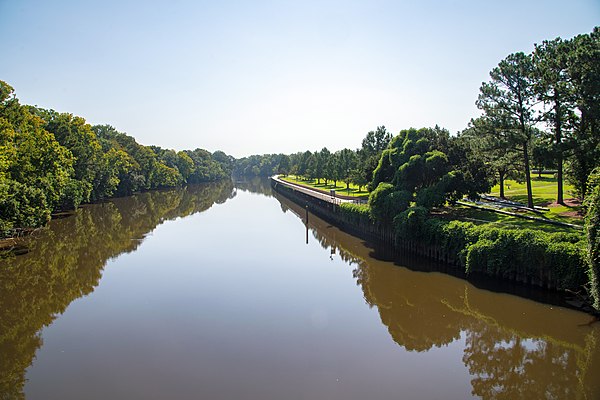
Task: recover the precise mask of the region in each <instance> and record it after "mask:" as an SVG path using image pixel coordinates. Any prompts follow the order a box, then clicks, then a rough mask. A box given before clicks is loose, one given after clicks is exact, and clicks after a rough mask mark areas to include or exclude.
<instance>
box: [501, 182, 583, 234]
mask: <svg viewBox="0 0 600 400" xmlns="http://www.w3.org/2000/svg"><path fill="white" fill-rule="evenodd" d="M531 188H532V192H533V203H534V204H535V205H537V206H542V207H548V208H549V209H550V211H547V212H544V213H541V214H535V213H529V214H530V215H537V216H539V217H543V218H549V219H554V220H557V221H562V222H568V223H571V224H579V225H581V224H583V220H582V218H581V216H580V215H577V212H578V211H579V210H580V208H581V206H580V205H579V203H578V202H576V201H565V203H567V204H568V205H560V204H556V203H555V202H556V193H557V182H556V178H555V177H554V176H553V175H551V174H542V176H541V177H539V176H538V175H537V174H535V175H533V176H532V178H531ZM563 188H564V197H565V200H567V199H571V198H572V197H573V195H572V192H573V186H571V185H570V184H568V183H567V182H564V186H563ZM490 194H491V195H492V196H500V186H499V185H496V186H494V187H493V188H492V191H491V192H490ZM504 196H505V197H506V198H508V199H510V200H514V201H518V202H521V203H525V204H527V186H526V185H525V182H522V183H519V182H516V181H513V180H507V181H506V182H505V184H504Z"/></svg>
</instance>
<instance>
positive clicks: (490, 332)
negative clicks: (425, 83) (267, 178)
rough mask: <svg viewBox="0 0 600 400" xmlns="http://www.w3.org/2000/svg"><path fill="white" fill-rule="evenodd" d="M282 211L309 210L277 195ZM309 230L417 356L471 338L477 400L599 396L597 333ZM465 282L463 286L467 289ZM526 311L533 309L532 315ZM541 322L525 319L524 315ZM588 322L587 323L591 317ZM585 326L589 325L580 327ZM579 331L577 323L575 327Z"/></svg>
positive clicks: (313, 224)
mask: <svg viewBox="0 0 600 400" xmlns="http://www.w3.org/2000/svg"><path fill="white" fill-rule="evenodd" d="M275 197H276V198H277V199H278V200H279V201H280V203H281V207H282V209H283V210H284V211H285V210H288V209H289V210H291V211H292V212H294V213H296V214H297V215H299V216H300V217H301V218H303V210H302V208H301V207H299V206H297V205H296V204H295V203H293V202H290V201H289V200H287V199H286V198H284V197H281V196H280V195H278V194H276V195H275ZM309 228H310V229H311V231H312V234H313V236H314V237H315V239H316V240H317V241H318V242H319V243H320V244H321V246H322V247H323V248H336V249H337V250H336V251H337V252H338V254H339V255H340V257H341V258H342V259H343V260H345V261H346V262H348V263H349V264H351V265H353V266H354V270H353V274H354V277H355V278H356V281H357V284H358V285H359V286H360V287H361V288H362V290H363V294H364V298H365V301H366V302H367V303H368V304H369V305H370V306H371V307H376V308H377V310H378V311H379V315H380V317H381V322H382V323H383V324H384V325H385V326H386V327H387V329H388V331H389V333H390V336H391V337H392V338H393V340H394V341H395V342H396V343H398V344H399V345H400V346H402V347H404V348H406V349H407V350H409V351H419V352H420V351H428V350H430V349H431V348H432V347H434V346H437V347H440V346H443V345H447V344H449V343H451V342H453V341H455V340H458V339H460V338H461V337H464V338H465V348H464V354H463V362H464V364H465V366H466V367H467V368H468V371H469V373H470V374H471V377H472V379H471V386H472V394H473V395H474V396H479V397H481V398H484V399H520V398H523V399H525V398H547V399H566V398H569V399H571V398H573V399H580V398H581V399H586V398H595V397H594V395H597V394H598V390H600V388H599V387H598V383H596V380H595V377H594V376H593V375H594V374H593V373H592V372H591V371H594V370H596V371H597V370H598V368H599V367H600V359H599V358H600V352H599V351H598V349H597V346H596V337H597V335H598V330H597V329H595V330H594V329H592V328H587V327H586V328H583V329H572V328H569V329H567V330H565V329H563V327H562V326H561V323H563V322H565V321H557V320H556V319H555V318H554V319H553V317H552V316H548V313H547V312H545V310H543V308H544V307H543V306H541V305H536V304H535V303H527V304H529V305H523V304H522V303H523V302H520V300H518V299H516V298H512V299H514V300H511V297H506V298H503V299H501V300H500V302H501V304H494V302H496V303H498V297H494V296H497V295H494V294H493V293H490V292H485V291H481V290H477V289H474V288H472V287H471V286H470V285H469V284H468V283H467V282H464V281H458V280H456V281H455V283H451V282H449V281H448V280H441V281H440V283H436V278H435V276H432V275H431V274H423V273H414V274H411V276H410V277H408V276H407V274H406V273H400V272H401V271H399V270H398V269H397V268H393V267H392V266H391V265H390V264H389V263H382V262H378V261H376V260H374V259H373V258H370V257H369V253H370V249H368V248H367V247H366V246H364V245H363V244H362V243H361V241H360V240H358V239H356V238H353V237H351V236H349V235H346V234H344V233H343V232H340V231H339V230H337V229H334V228H333V227H331V226H329V225H328V224H327V223H326V222H323V221H322V220H320V219H318V218H316V217H312V216H311V218H310V219H309ZM461 282H462V283H461ZM519 307H529V308H528V309H526V310H523V309H519ZM525 311H526V312H527V314H528V315H535V321H534V320H527V319H523V318H521V317H520V315H521V312H525ZM583 320H584V321H585V317H583ZM580 322H581V321H580ZM569 323H571V324H573V326H574V325H576V324H577V322H573V320H570V321H569Z"/></svg>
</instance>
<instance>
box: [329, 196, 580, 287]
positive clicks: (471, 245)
mask: <svg viewBox="0 0 600 400" xmlns="http://www.w3.org/2000/svg"><path fill="white" fill-rule="evenodd" d="M339 209H340V210H341V212H342V213H344V214H345V215H346V218H347V219H348V220H349V221H350V222H354V223H356V224H358V223H359V221H364V220H365V218H366V217H367V216H368V215H369V207H368V206H367V205H358V204H343V205H341V206H340V208H339ZM394 230H395V233H396V240H397V242H400V241H413V242H414V241H416V242H419V243H421V244H423V245H425V246H436V247H437V248H438V249H439V250H440V251H441V252H443V253H445V254H449V255H452V256H454V255H456V256H457V258H458V261H459V263H460V264H461V265H462V267H463V268H464V269H465V272H466V273H474V272H476V273H483V274H486V275H490V276H499V277H507V278H508V277H512V278H515V277H518V278H519V280H529V281H531V282H536V281H538V282H539V281H544V280H551V281H553V282H555V284H556V286H557V287H558V288H559V289H570V290H579V289H581V287H582V286H584V285H586V284H588V283H589V282H590V280H591V277H590V275H589V273H590V271H589V268H588V263H587V262H586V242H585V237H584V235H582V234H578V233H562V232H557V233H548V232H543V231H537V230H533V229H511V228H495V227H491V226H490V225H475V224H473V223H471V222H462V221H456V220H454V221H448V220H443V219H439V218H434V217H431V216H430V215H429V213H428V212H427V210H426V209H425V208H423V207H411V208H409V209H407V210H406V211H404V212H402V213H400V214H398V215H397V216H396V218H394Z"/></svg>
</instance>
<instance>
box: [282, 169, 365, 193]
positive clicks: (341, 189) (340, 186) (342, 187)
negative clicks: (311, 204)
mask: <svg viewBox="0 0 600 400" xmlns="http://www.w3.org/2000/svg"><path fill="white" fill-rule="evenodd" d="M279 179H281V180H284V181H287V182H291V183H297V184H299V185H304V186H307V187H309V188H314V189H319V190H324V191H326V192H329V191H330V190H331V189H335V191H336V193H337V194H340V195H343V196H351V197H364V198H368V197H369V192H367V189H366V188H365V187H363V188H362V190H360V189H359V187H358V186H356V185H355V184H353V183H351V184H350V188H349V190H346V184H345V183H344V182H342V181H338V183H337V186H334V185H333V181H331V180H329V181H327V185H325V181H324V180H323V179H321V180H320V182H319V183H317V180H316V179H309V180H304V179H302V178H298V177H296V176H293V175H288V176H285V177H283V176H280V177H279Z"/></svg>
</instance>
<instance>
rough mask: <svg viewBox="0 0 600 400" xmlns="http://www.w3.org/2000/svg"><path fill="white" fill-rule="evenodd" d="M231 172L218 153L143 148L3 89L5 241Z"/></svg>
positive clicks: (0, 164) (0, 190)
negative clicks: (92, 208) (84, 207)
mask: <svg viewBox="0 0 600 400" xmlns="http://www.w3.org/2000/svg"><path fill="white" fill-rule="evenodd" d="M232 168H233V158H232V157H230V156H227V155H226V154H225V153H223V152H220V151H218V152H215V153H212V154H211V153H210V152H208V151H206V150H203V149H196V150H193V151H188V150H185V151H179V152H176V151H174V150H169V149H162V148H160V147H157V146H144V145H141V144H139V143H137V142H136V140H135V139H134V138H133V137H131V136H128V135H126V134H125V133H122V132H119V131H117V130H116V129H115V128H113V127H112V126H109V125H96V126H91V125H90V124H87V123H86V122H85V119H83V118H81V117H77V116H73V115H72V114H68V113H59V112H56V111H54V110H45V109H42V108H38V107H33V106H28V105H22V104H20V103H19V101H18V99H17V98H16V96H15V94H14V90H13V88H12V87H11V86H9V85H8V84H7V83H5V82H3V81H0V237H5V236H10V235H14V234H17V233H18V231H20V230H22V229H31V228H36V227H39V226H42V225H44V224H45V223H46V222H47V221H48V220H49V219H50V215H51V213H52V212H56V211H61V210H70V209H74V208H77V207H78V206H79V205H80V204H82V203H87V202H96V201H101V200H103V199H106V198H109V197H114V196H125V195H129V194H132V193H134V192H139V191H143V190H149V189H158V188H167V187H174V186H179V185H181V184H184V183H197V182H207V181H215V180H219V179H223V178H227V177H229V176H230V175H231V171H232Z"/></svg>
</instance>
